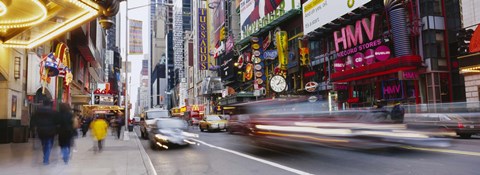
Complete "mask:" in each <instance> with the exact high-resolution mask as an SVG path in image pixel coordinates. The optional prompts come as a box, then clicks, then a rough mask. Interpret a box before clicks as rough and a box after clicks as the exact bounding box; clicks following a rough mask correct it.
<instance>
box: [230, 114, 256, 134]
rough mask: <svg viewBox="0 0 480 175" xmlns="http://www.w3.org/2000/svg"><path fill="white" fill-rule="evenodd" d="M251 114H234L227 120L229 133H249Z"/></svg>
mask: <svg viewBox="0 0 480 175" xmlns="http://www.w3.org/2000/svg"><path fill="white" fill-rule="evenodd" d="M249 123H250V116H248V115H232V116H230V118H229V120H228V122H227V131H228V133H230V134H232V133H241V134H245V135H246V134H248V133H249V132H250V126H249Z"/></svg>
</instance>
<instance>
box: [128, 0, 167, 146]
mask: <svg viewBox="0 0 480 175" xmlns="http://www.w3.org/2000/svg"><path fill="white" fill-rule="evenodd" d="M151 5H161V6H173V4H166V3H150V4H146V5H141V6H136V7H132V8H128V0H125V132H124V140H129V138H128V127H127V126H128V118H129V117H130V116H129V115H128V103H129V102H128V101H129V100H128V85H129V82H128V81H129V80H128V32H127V31H128V11H130V10H134V9H138V8H142V7H148V6H151Z"/></svg>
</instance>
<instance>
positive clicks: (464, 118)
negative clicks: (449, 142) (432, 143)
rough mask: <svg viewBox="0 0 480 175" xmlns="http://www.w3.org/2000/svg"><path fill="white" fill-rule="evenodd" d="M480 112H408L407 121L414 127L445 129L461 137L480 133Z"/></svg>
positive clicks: (409, 125) (410, 126)
mask: <svg viewBox="0 0 480 175" xmlns="http://www.w3.org/2000/svg"><path fill="white" fill-rule="evenodd" d="M477 116H480V114H479V113H476V114H475V113H419V114H408V115H407V116H406V117H405V123H406V124H407V125H408V127H409V128H412V129H444V130H449V131H454V132H455V133H456V134H457V135H458V136H460V138H465V139H466V138H470V137H471V136H472V135H473V134H479V133H480V121H479V118H477Z"/></svg>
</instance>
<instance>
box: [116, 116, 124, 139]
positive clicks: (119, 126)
mask: <svg viewBox="0 0 480 175" xmlns="http://www.w3.org/2000/svg"><path fill="white" fill-rule="evenodd" d="M122 115H123V113H121V112H119V113H117V119H116V125H117V138H118V139H120V136H121V135H120V134H121V133H122V127H123V126H124V125H125V118H123V116H122Z"/></svg>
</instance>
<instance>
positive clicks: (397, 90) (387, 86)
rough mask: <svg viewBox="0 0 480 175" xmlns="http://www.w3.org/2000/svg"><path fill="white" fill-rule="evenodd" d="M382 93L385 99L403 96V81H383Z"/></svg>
mask: <svg viewBox="0 0 480 175" xmlns="http://www.w3.org/2000/svg"><path fill="white" fill-rule="evenodd" d="M382 95H383V99H385V100H396V99H402V98H403V83H402V81H400V80H396V79H394V80H386V81H382Z"/></svg>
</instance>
